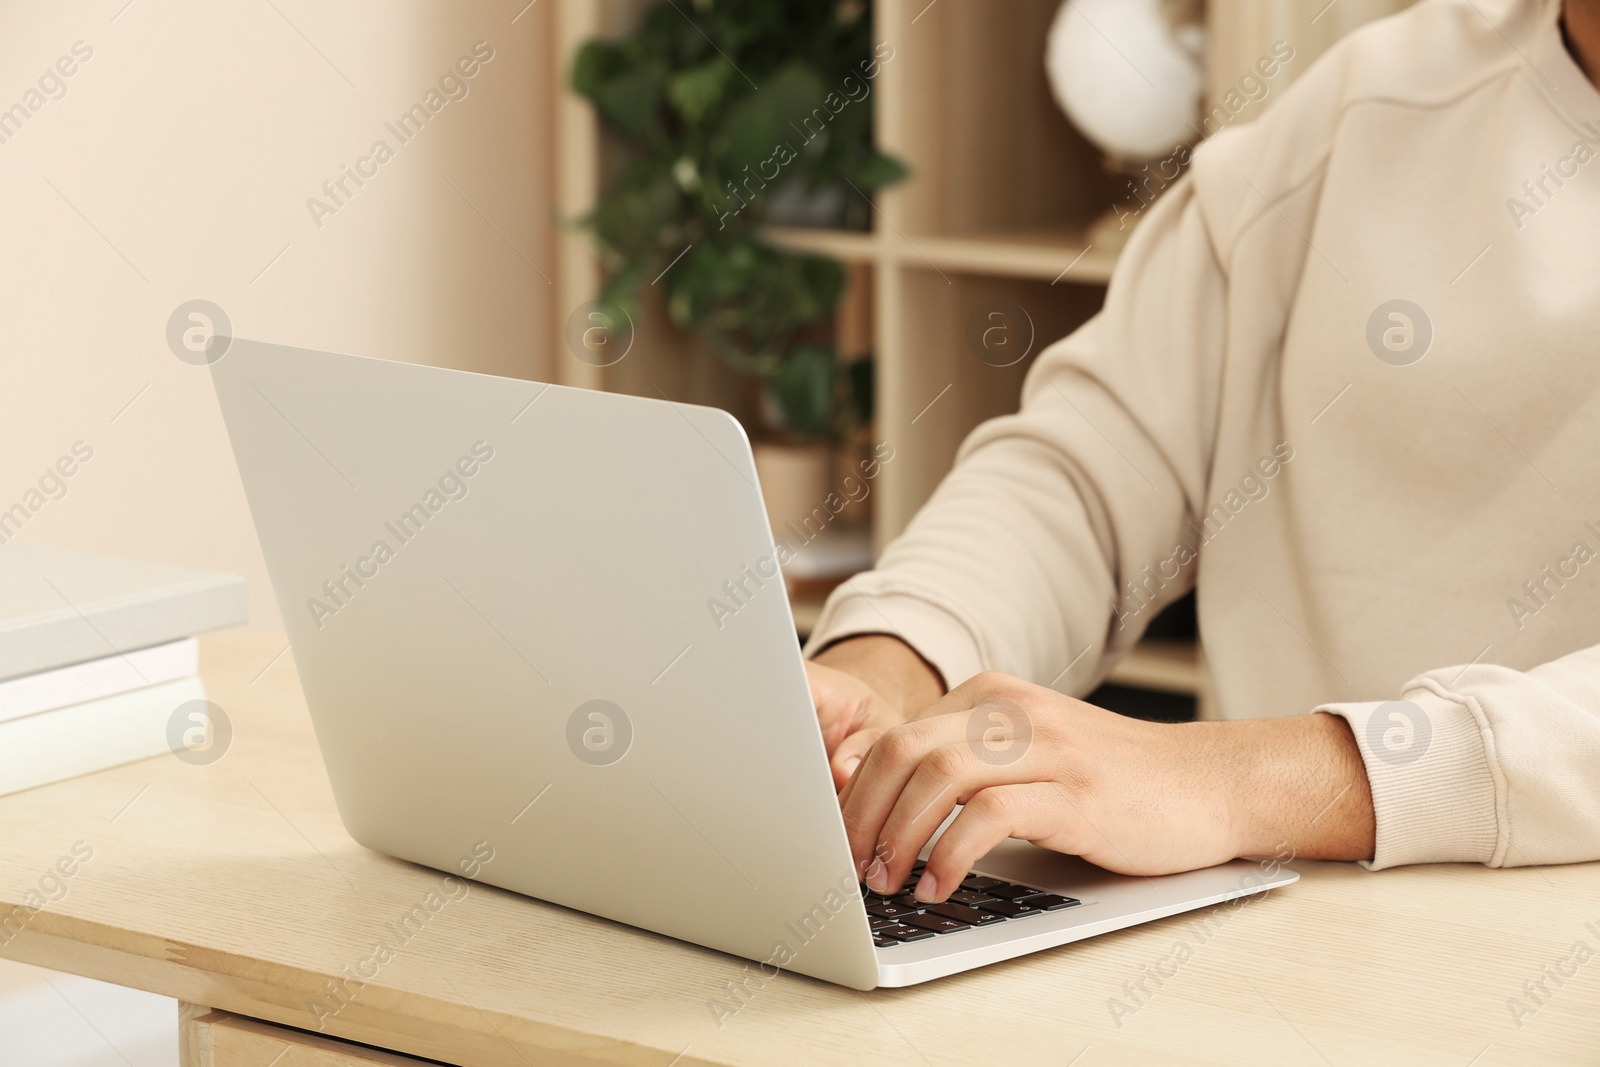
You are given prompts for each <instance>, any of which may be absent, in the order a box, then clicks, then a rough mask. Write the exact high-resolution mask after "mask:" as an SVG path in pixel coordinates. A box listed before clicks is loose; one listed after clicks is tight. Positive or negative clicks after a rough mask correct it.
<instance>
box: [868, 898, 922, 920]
mask: <svg viewBox="0 0 1600 1067" xmlns="http://www.w3.org/2000/svg"><path fill="white" fill-rule="evenodd" d="M916 913H917V909H916V908H908V907H906V906H905V905H904V904H896V903H895V902H894V901H892V900H886V901H884V902H883V903H882V904H868V905H867V914H868V915H876V916H877V917H878V918H880V919H895V920H899V919H900V918H902V917H904V916H906V915H915V914H916Z"/></svg>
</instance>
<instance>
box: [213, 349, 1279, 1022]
mask: <svg viewBox="0 0 1600 1067" xmlns="http://www.w3.org/2000/svg"><path fill="white" fill-rule="evenodd" d="M211 373H212V376H213V380H214V382H215V385H216V391H217V396H218V398H219V401H220V403H221V408H222V413H223V416H224V419H225V421H226V423H227V428H228V435H229V438H230V439H231V442H232V446H233V451H234V455H235V457H236V459H237V461H238V466H239V473H240V475H241V477H242V479H243V483H244V488H245V492H246V495H247V497H248V499H249V503H250V510H251V514H252V516H253V517H254V521H255V526H256V530H257V532H258V534H259V536H260V539H261V546H262V549H263V551H264V553H265V556H266V562H267V568H268V571H269V573H270V575H271V578H272V585H273V589H274V591H275V592H276V594H277V599H278V603H279V605H280V606H281V608H282V611H283V615H284V624H285V626H286V627H287V630H288V635H289V640H290V644H291V645H292V647H293V650H294V658H295V662H296V664H297V666H298V668H299V673H300V679H301V683H302V685H303V687H304V690H305V696H306V702H307V705H308V707H309V708H310V712H311V718H312V722H313V723H314V725H315V728H316V735H317V741H318V745H319V747H320V749H321V752H322V756H323V759H324V761H325V763H326V765H327V770H328V778H329V781H330V782H331V784H332V787H333V793H334V797H335V798H336V800H337V803H338V808H339V814H340V816H341V818H342V819H343V821H344V824H345V826H346V828H347V829H348V830H349V832H350V835H351V836H352V837H353V838H354V839H355V840H356V841H357V842H359V843H360V844H362V845H364V846H366V847H368V848H371V849H375V850H377V851H379V852H383V853H387V854H389V855H392V856H396V857H399V858H401V859H405V860H409V861H412V862H415V863H419V864H423V865H426V866H428V867H433V868H437V869H440V870H444V871H449V872H452V873H455V874H459V875H462V876H466V877H472V878H474V879H476V880H478V881H480V882H484V883H487V884H490V885H494V886H499V887H501V888H503V889H508V890H512V891H514V892H516V893H520V894H525V895H527V896H529V897H535V898H538V899H539V900H543V901H547V902H550V903H553V904H557V905H561V906H564V907H568V908H574V909H578V910H580V911H583V912H587V913H589V914H592V915H596V916H602V917H604V918H606V919H610V920H615V921H617V922H621V923H627V924H629V925H632V926H635V927H638V928H640V929H642V930H647V931H653V932H655V933H657V934H663V935H666V936H669V937H673V938H678V939H680V940H683V941H687V942H692V943H694V944H696V945H702V946H705V947H708V948H712V949H717V950H720V951H722V952H726V953H731V954H733V955H736V956H741V957H744V958H745V959H747V960H751V961H754V962H755V963H757V964H758V965H760V968H761V970H762V973H763V974H764V975H767V976H769V977H770V976H771V975H773V974H775V973H777V972H778V971H793V972H797V973H801V974H806V975H811V976H813V977H815V978H819V979H823V980H825V981H828V982H834V983H838V984H841V985H845V986H850V987H853V988H856V989H861V990H867V989H872V988H874V987H877V986H904V985H911V984H914V983H918V982H925V981H928V980H930V979H934V978H939V977H942V976H945V975H950V974H955V973H957V972H960V971H965V970H969V969H971V968H974V967H981V966H985V965H987V964H992V963H996V962H998V961H1001V960H1006V959H1011V958H1014V957H1017V956H1021V955H1024V954H1027V953H1033V952H1040V951H1043V950H1046V949H1051V948H1056V947H1058V946H1061V945H1066V944H1069V943H1071V942H1074V941H1079V940H1082V939H1083V938H1087V937H1092V936H1094V935H1096V934H1102V933H1106V932H1107V931H1111V930H1118V929H1122V928H1124V927H1129V926H1133V925H1135V924H1138V923H1143V922H1148V921H1151V920H1155V919H1160V918H1163V917H1165V916H1170V915H1175V914H1178V913H1181V912H1187V911H1192V910H1194V909H1198V908H1215V909H1218V910H1219V911H1220V910H1221V909H1223V908H1227V907H1235V906H1237V905H1238V902H1240V901H1241V900H1243V899H1245V898H1248V897H1249V896H1250V895H1251V894H1256V893H1260V892H1262V891H1264V890H1267V889H1272V888H1275V887H1278V886H1283V885H1287V884H1289V883H1290V882H1293V881H1295V879H1296V878H1297V877H1298V875H1296V874H1295V873H1294V872H1293V871H1291V870H1289V869H1288V868H1287V867H1284V866H1281V865H1279V864H1278V863H1276V862H1268V863H1263V864H1257V863H1251V862H1247V861H1242V860H1238V861H1234V862H1232V863H1227V864H1223V865H1221V866H1218V867H1213V868H1209V869H1206V870H1200V871H1192V872H1189V873H1185V874H1177V875H1167V876H1162V877H1156V878H1139V877H1123V876H1118V875H1114V874H1110V873H1108V872H1106V871H1103V870H1101V869H1099V868H1096V867H1093V866H1091V865H1089V864H1087V863H1085V862H1083V861H1081V860H1078V859H1075V858H1072V857H1067V856H1062V855H1058V854H1056V853H1053V852H1049V851H1047V850H1044V849H1040V848H1036V847H1034V846H1032V845H1028V844H1025V843H1022V842H1015V841H1012V842H1005V843H1003V844H1002V845H1001V846H1000V847H998V848H996V849H995V850H994V851H993V852H991V853H990V854H989V855H988V856H987V857H985V859H984V860H983V861H982V862H980V863H979V864H978V865H977V868H976V870H975V872H974V875H973V877H972V878H970V879H969V880H968V882H967V884H966V886H964V890H963V892H964V894H965V895H964V896H963V897H962V902H960V903H957V904H954V905H952V906H951V907H948V908H946V909H945V913H944V914H941V913H940V909H939V908H934V907H926V906H923V905H920V904H918V903H917V902H916V901H914V900H912V899H911V898H910V897H909V895H905V896H898V897H889V898H882V897H877V896H875V895H866V894H865V893H864V889H863V887H862V886H861V884H860V882H859V881H858V877H857V872H856V871H855V870H854V869H853V863H852V859H851V855H850V850H849V847H848V845H847V843H846V838H845V831H844V825H843V821H842V818H841V816H840V812H839V805H838V801H837V797H836V794H835V792H834V788H833V782H832V777H831V775H830V773H829V769H828V760H827V756H826V753H825V750H824V747H823V741H822V736H821V732H820V730H819V728H818V724H817V718H816V713H815V709H814V708H813V706H812V702H811V695H810V690H809V688H808V686H807V682H806V674H805V670H804V666H803V663H802V659H801V655H800V647H799V643H798V641H797V639H796V634H795V625H794V620H793V618H792V616H791V614H790V610H789V603H788V599H787V597H786V595H785V592H784V588H783V584H782V580H781V577H778V576H773V577H768V578H762V577H761V575H762V574H772V573H773V569H772V567H771V565H770V564H767V565H765V566H763V562H764V561H770V560H772V559H774V558H775V555H776V551H775V545H774V541H773V535H772V532H771V529H770V527H769V525H768V522H767V518H766V513H765V510H764V508H763V505H762V498H761V488H760V486H759V485H758V484H757V479H756V472H755V465H754V462H753V460H752V457H751V452H750V445H749V442H748V441H747V439H746V438H745V435H744V432H743V430H742V429H741V428H740V426H739V423H738V422H737V421H736V420H735V419H734V418H733V417H732V416H730V415H729V414H727V413H726V412H723V411H719V410H716V409H713V408H707V407H698V406H695V405H690V404H678V403H671V402H667V401H664V400H656V399H648V398H641V397H634V396H623V395H618V394H611V393H603V392H595V391H589V390H581V389H571V388H565V387H562V386H558V385H546V384H541V383H537V382H530V381H523V380H519V379H511V378H498V377H492V376H489V375H484V374H472V373H466V372H463V371H455V370H445V369H440V368H436V367H426V366H416V365H411V364H406V363H395V362H388V361H384V360H378V359H368V358H362V357H357V356H348V355H335V354H330V353H325V352H312V351H305V350H301V349H295V348H287V347H283V346H279V345H272V344H264V343H261V342H256V341H248V340H243V339H238V338H235V339H233V340H232V341H231V342H230V343H229V344H228V345H227V347H226V353H225V355H224V356H223V357H222V358H221V359H220V360H218V361H217V362H215V363H213V364H212V365H211ZM746 576H752V577H753V578H754V581H753V582H752V581H750V580H749V579H747V578H746ZM729 581H738V582H742V583H743V586H744V588H745V590H746V595H745V596H744V599H743V603H742V604H741V606H740V608H739V610H738V611H737V612H736V613H735V614H733V615H732V616H729V615H727V613H726V611H721V612H717V611H712V610H710V608H709V605H710V604H711V603H712V602H713V601H716V600H717V599H718V598H722V597H725V593H724V583H727V582H729ZM724 603H725V601H724ZM924 855H926V853H924ZM914 877H915V874H913V878H914ZM905 892H906V893H907V894H908V893H909V888H908V889H907V890H905ZM1230 902H1231V903H1230ZM956 907H965V908H969V909H971V911H970V912H961V911H956V910H954V908H956ZM1063 962H1066V961H1063Z"/></svg>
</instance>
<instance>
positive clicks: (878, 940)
mask: <svg viewBox="0 0 1600 1067" xmlns="http://www.w3.org/2000/svg"><path fill="white" fill-rule="evenodd" d="M872 943H873V944H874V945H876V946H877V947H878V948H888V947H889V946H890V945H898V944H899V943H900V942H898V941H892V940H890V939H889V938H887V937H874V938H873V939H872Z"/></svg>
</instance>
